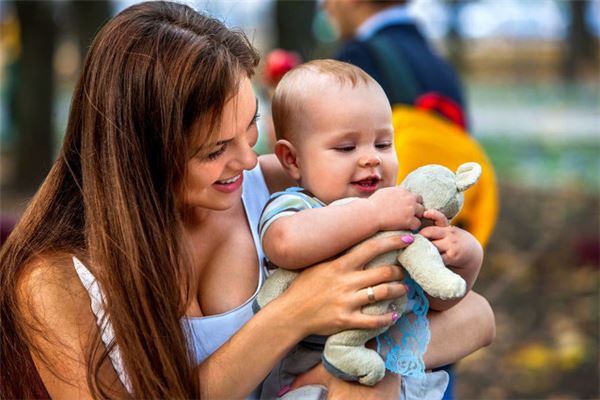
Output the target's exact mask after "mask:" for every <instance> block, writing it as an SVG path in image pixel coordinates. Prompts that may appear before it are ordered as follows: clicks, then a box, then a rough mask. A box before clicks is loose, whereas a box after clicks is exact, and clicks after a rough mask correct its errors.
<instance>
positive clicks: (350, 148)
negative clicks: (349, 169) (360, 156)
mask: <svg viewBox="0 0 600 400" xmlns="http://www.w3.org/2000/svg"><path fill="white" fill-rule="evenodd" d="M355 148H356V146H354V145H344V146H337V147H336V148H335V150H336V151H341V152H343V153H349V152H351V151H353V150H354V149H355Z"/></svg>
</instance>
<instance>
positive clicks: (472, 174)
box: [456, 162, 481, 192]
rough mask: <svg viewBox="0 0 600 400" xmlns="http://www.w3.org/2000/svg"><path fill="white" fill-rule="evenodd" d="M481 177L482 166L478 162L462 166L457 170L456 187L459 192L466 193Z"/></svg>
mask: <svg viewBox="0 0 600 400" xmlns="http://www.w3.org/2000/svg"><path fill="white" fill-rule="evenodd" d="M479 177H481V165H479V164H477V163H476V162H468V163H464V164H462V165H461V166H460V167H458V169H457V170H456V187H457V188H458V191H459V192H464V191H465V190H467V189H468V188H470V187H471V186H473V185H474V184H475V182H477V181H478V180H479Z"/></svg>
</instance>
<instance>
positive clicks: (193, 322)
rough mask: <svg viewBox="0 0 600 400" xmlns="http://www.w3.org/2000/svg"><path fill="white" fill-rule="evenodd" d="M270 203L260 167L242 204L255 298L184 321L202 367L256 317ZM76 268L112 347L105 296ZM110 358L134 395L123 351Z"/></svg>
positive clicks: (248, 174) (247, 180)
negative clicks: (252, 252) (262, 231)
mask: <svg viewBox="0 0 600 400" xmlns="http://www.w3.org/2000/svg"><path fill="white" fill-rule="evenodd" d="M268 199H269V190H268V189H267V185H266V183H265V180H264V177H263V175H262V171H261V170H260V165H257V166H256V167H255V168H254V169H253V170H251V171H244V182H243V184H242V203H243V204H244V209H245V211H246V217H247V219H248V224H249V225H250V230H251V232H252V239H253V240H254V247H255V248H256V253H257V255H258V266H259V267H258V268H259V278H258V284H257V286H256V290H255V292H254V294H253V295H252V296H251V297H250V298H249V299H248V300H246V301H245V302H244V304H242V305H240V306H239V307H236V308H234V309H232V310H229V311H227V312H225V313H223V314H216V315H210V316H206V317H184V318H182V320H181V324H182V328H183V329H184V332H185V334H186V337H187V339H188V346H189V349H190V351H191V352H192V354H193V357H194V359H195V360H196V363H197V364H200V363H202V362H203V361H204V360H205V359H206V358H207V357H208V356H210V355H211V354H212V353H213V352H214V351H215V350H217V349H218V348H219V347H221V346H222V345H223V344H224V343H225V342H226V341H227V340H228V339H229V338H230V337H231V336H233V334H234V333H236V332H237V331H238V330H239V329H240V328H241V327H242V325H244V324H245V323H246V322H247V321H248V320H249V319H250V318H251V317H252V316H253V315H254V313H253V312H252V302H253V300H254V298H255V297H256V294H257V293H258V290H259V289H260V287H261V286H262V284H263V281H264V279H265V271H266V270H265V265H264V259H265V257H264V254H263V251H262V247H261V245H260V239H259V236H258V222H259V218H260V214H261V212H262V209H263V207H264V205H265V204H266V202H267V200H268ZM73 264H74V265H75V270H76V271H77V274H78V275H79V279H80V280H81V283H82V284H83V286H84V287H85V288H86V290H87V291H88V293H89V295H90V302H91V306H92V311H93V313H94V315H95V316H96V321H97V323H98V326H99V327H100V329H101V331H102V341H103V342H104V344H105V345H106V346H107V347H108V345H109V344H110V343H111V342H112V341H113V340H114V331H113V329H112V325H111V323H110V319H109V318H106V319H104V315H105V311H104V293H103V292H102V289H101V288H100V286H99V284H98V283H97V281H96V279H95V278H94V276H93V275H92V274H91V272H90V271H89V270H88V269H87V268H86V266H85V265H83V263H82V262H81V261H79V260H78V259H77V258H75V257H73ZM109 356H110V359H111V361H112V364H113V366H114V368H115V370H116V371H117V373H118V375H119V378H120V379H121V382H123V384H124V385H125V387H126V388H127V390H128V391H130V392H131V383H130V381H129V378H128V376H127V372H126V371H125V368H124V366H123V361H122V358H121V353H120V350H119V347H118V346H115V347H114V348H113V351H111V353H110V354H109ZM240 361H241V360H240ZM257 394H258V393H257V391H255V392H254V393H252V394H251V395H250V396H249V397H248V398H249V399H253V398H256V397H257Z"/></svg>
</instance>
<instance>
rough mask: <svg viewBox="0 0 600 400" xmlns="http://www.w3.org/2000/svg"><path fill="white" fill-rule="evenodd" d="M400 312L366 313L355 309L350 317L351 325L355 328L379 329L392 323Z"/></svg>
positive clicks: (398, 316)
mask: <svg viewBox="0 0 600 400" xmlns="http://www.w3.org/2000/svg"><path fill="white" fill-rule="evenodd" d="M398 318H400V314H398V312H397V311H390V312H387V313H385V314H381V315H368V314H363V313H362V312H360V311H357V312H356V314H355V315H354V316H353V317H352V326H353V327H354V328H356V329H379V328H384V327H386V326H390V325H393V324H394V323H395V322H396V321H397V320H398Z"/></svg>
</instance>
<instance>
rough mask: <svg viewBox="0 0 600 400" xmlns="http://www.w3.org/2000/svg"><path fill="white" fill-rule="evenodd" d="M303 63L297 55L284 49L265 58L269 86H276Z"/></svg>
mask: <svg viewBox="0 0 600 400" xmlns="http://www.w3.org/2000/svg"><path fill="white" fill-rule="evenodd" d="M301 62H302V60H301V59H300V56H299V55H298V54H297V53H294V52H292V51H286V50H282V49H275V50H272V51H270V52H269V53H268V54H267V56H266V57H265V69H264V77H265V80H266V81H267V83H268V84H269V85H272V86H276V85H277V83H279V81H280V80H281V78H283V75H285V73H286V72H288V71H289V70H290V69H292V68H294V67H295V66H296V65H298V64H300V63H301Z"/></svg>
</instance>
